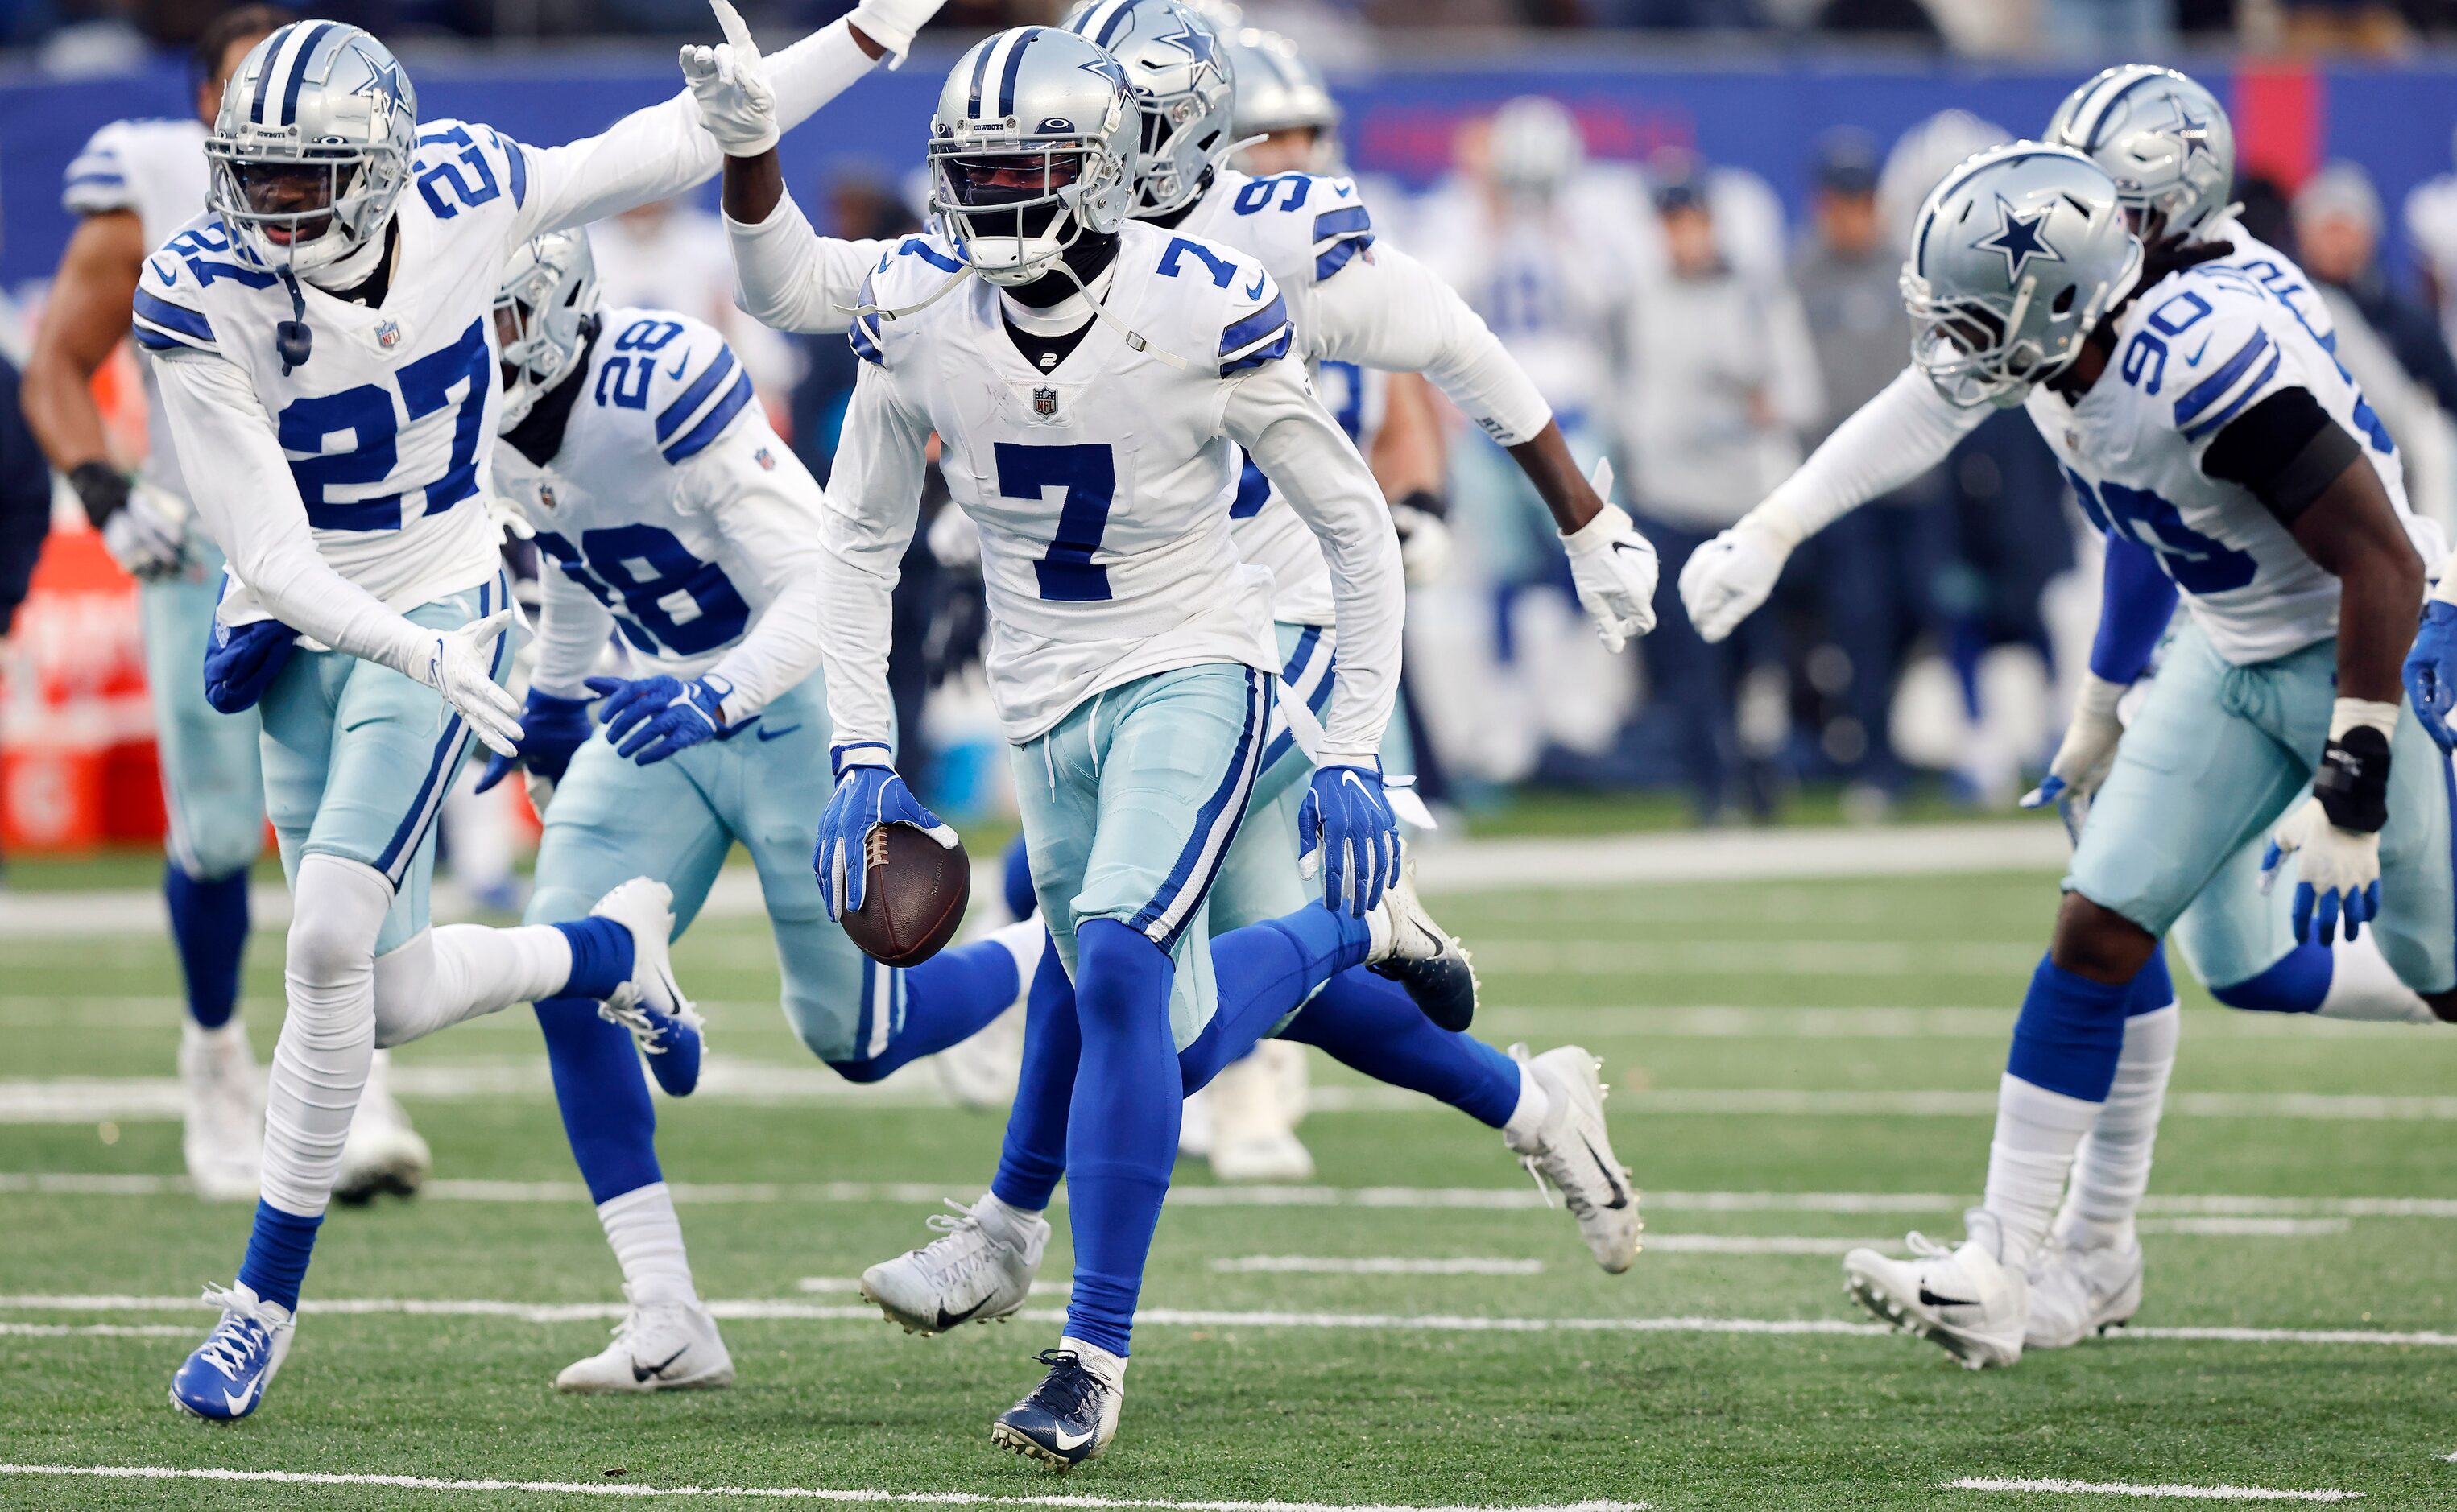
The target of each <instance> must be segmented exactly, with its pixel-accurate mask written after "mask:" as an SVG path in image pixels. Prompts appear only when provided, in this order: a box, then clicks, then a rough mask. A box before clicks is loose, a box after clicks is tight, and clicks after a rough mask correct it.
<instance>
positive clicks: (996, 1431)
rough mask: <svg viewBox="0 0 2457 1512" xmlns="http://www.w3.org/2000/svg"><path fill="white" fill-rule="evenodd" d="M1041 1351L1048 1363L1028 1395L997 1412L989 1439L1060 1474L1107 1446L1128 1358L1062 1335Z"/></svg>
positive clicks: (1115, 1431) (1121, 1400)
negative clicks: (1120, 1357) (1045, 1371)
mask: <svg viewBox="0 0 2457 1512" xmlns="http://www.w3.org/2000/svg"><path fill="white" fill-rule="evenodd" d="M1058 1342H1059V1347H1058V1348H1056V1349H1044V1350H1043V1351H1042V1352H1041V1356H1040V1359H1041V1362H1042V1363H1043V1364H1044V1365H1047V1366H1048V1367H1049V1374H1048V1375H1046V1376H1044V1377H1043V1378H1042V1380H1041V1384H1040V1385H1038V1386H1036V1387H1034V1388H1033V1392H1032V1395H1031V1396H1029V1397H1026V1398H1024V1399H1023V1400H1022V1401H1019V1402H1017V1403H1016V1404H1015V1405H1014V1406H1012V1407H1009V1408H1008V1409H1007V1410H1006V1411H1004V1412H1002V1413H1000V1414H999V1415H998V1418H997V1419H996V1420H994V1421H992V1422H991V1424H990V1442H992V1443H994V1444H997V1445H998V1446H999V1447H1000V1448H1001V1449H1012V1450H1014V1451H1015V1452H1016V1453H1018V1454H1020V1455H1022V1456H1024V1457H1026V1458H1027V1459H1033V1460H1038V1461H1041V1462H1042V1463H1043V1464H1045V1465H1047V1466H1049V1467H1050V1468H1051V1469H1053V1470H1056V1471H1058V1472H1059V1473H1061V1474H1062V1475H1063V1474H1064V1473H1065V1472H1066V1471H1069V1470H1072V1469H1074V1468H1075V1467H1076V1466H1077V1465H1079V1464H1082V1463H1083V1462H1084V1461H1086V1460H1089V1459H1091V1458H1092V1457H1093V1456H1094V1455H1097V1454H1099V1453H1100V1452H1101V1451H1102V1450H1104V1449H1105V1448H1107V1447H1108V1446H1109V1440H1112V1439H1114V1438H1116V1437H1117V1436H1118V1409H1119V1407H1121V1406H1122V1405H1124V1404H1125V1399H1126V1392H1125V1368H1126V1362H1125V1360H1123V1359H1119V1358H1118V1357H1117V1356H1115V1355H1112V1354H1110V1353H1109V1352H1108V1351H1107V1350H1105V1349H1096V1348H1094V1347H1093V1346H1091V1345H1089V1344H1085V1343H1083V1342H1081V1341H1079V1340H1076V1339H1072V1338H1062V1339H1060V1340H1059V1341H1058Z"/></svg>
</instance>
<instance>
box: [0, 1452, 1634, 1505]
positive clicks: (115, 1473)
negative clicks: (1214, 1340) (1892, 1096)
mask: <svg viewBox="0 0 2457 1512" xmlns="http://www.w3.org/2000/svg"><path fill="white" fill-rule="evenodd" d="M0 1475H23V1476H70V1477H78V1478H83V1479H92V1480H102V1481H239V1482H246V1483H255V1484H272V1485H384V1486H398V1487H400V1488H402V1489H403V1490H409V1491H511V1492H520V1493H549V1494H553V1495H559V1496H609V1497H652V1496H676V1497H685V1496H688V1497H729V1498H737V1499H739V1498H759V1499H764V1500H768V1501H776V1502H881V1503H886V1502H919V1503H922V1504H925V1505H930V1506H1046V1507H1086V1508H1095V1509H1097V1508H1106V1507H1159V1508H1166V1509H1167V1512H1647V1504H1646V1503H1645V1502H1570V1503H1568V1504H1567V1505H1559V1504H1556V1505H1552V1506H1518V1507H1465V1506H1458V1507H1417V1506H1408V1505H1405V1504H1402V1503H1388V1502H1384V1503H1375V1502H1171V1501H1166V1500H1163V1499H1161V1498H1158V1497H1105V1496H983V1495H981V1494H980V1493H979V1492H974V1491H838V1490H835V1489H832V1488H829V1487H825V1486H798V1485H776V1486H744V1485H682V1486H657V1485H634V1484H631V1483H630V1482H628V1481H493V1480H488V1481H447V1480H444V1479H442V1478H440V1477H436V1476H423V1475H362V1474H342V1473H341V1472H337V1471H328V1470H218V1469H186V1468H174V1467H172V1466H170V1465H146V1464H0Z"/></svg>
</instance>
